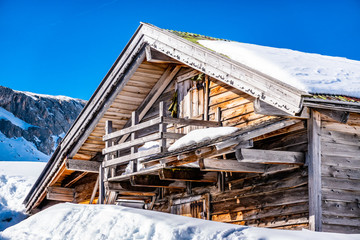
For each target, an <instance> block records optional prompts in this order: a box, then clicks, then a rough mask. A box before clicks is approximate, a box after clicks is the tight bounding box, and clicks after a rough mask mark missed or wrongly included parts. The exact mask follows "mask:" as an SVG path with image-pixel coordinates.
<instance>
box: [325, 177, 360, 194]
mask: <svg viewBox="0 0 360 240" xmlns="http://www.w3.org/2000/svg"><path fill="white" fill-rule="evenodd" d="M321 179H322V187H323V188H330V189H339V190H350V191H360V181H359V180H358V179H340V178H333V177H322V178H321Z"/></svg>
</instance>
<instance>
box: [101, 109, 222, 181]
mask: <svg viewBox="0 0 360 240" xmlns="http://www.w3.org/2000/svg"><path fill="white" fill-rule="evenodd" d="M165 112H166V110H165V104H164V103H163V102H160V103H159V115H158V116H157V117H156V118H154V119H151V120H149V121H146V122H141V123H139V121H138V115H137V112H133V113H132V118H131V126H130V127H127V128H124V129H121V130H118V131H112V122H111V121H107V123H106V135H105V136H103V141H105V148H104V149H103V155H105V161H104V163H103V167H104V168H105V178H106V176H107V175H108V173H109V169H110V175H111V176H110V177H111V178H113V177H115V175H116V171H115V169H116V166H120V165H128V164H129V163H130V166H131V172H136V171H137V165H138V164H140V163H141V161H144V159H146V158H149V157H154V156H156V155H157V154H159V155H160V154H163V153H166V152H167V147H168V146H169V144H170V142H169V141H168V140H172V141H174V139H175V140H176V139H179V138H181V137H182V136H184V135H185V134H182V133H176V132H169V131H168V130H170V129H172V130H173V131H175V130H176V128H179V127H186V126H200V127H218V126H220V122H214V121H205V120H196V119H184V118H172V117H167V116H166V115H165ZM170 124H173V126H177V127H171V128H170V127H169V128H168V126H169V125H170ZM154 127H155V128H156V129H157V130H156V132H152V133H151V134H148V135H145V136H141V135H140V134H139V133H140V132H144V130H146V129H149V128H154ZM142 135H144V134H142ZM139 136H141V137H139ZM151 141H157V142H158V143H159V144H158V147H155V148H151V149H149V150H144V151H138V148H139V147H140V146H142V145H144V144H145V143H147V142H151Z"/></svg>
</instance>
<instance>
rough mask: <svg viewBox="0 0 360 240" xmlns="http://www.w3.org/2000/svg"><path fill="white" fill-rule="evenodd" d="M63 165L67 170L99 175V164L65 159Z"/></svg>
mask: <svg viewBox="0 0 360 240" xmlns="http://www.w3.org/2000/svg"><path fill="white" fill-rule="evenodd" d="M65 164H66V168H67V169H68V170H73V171H80V172H93V173H99V166H100V164H101V163H100V162H95V161H85V160H77V159H67V160H66V162H65Z"/></svg>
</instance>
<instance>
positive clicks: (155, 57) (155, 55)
mask: <svg viewBox="0 0 360 240" xmlns="http://www.w3.org/2000/svg"><path fill="white" fill-rule="evenodd" d="M145 51H146V61H148V62H152V63H180V62H178V61H176V60H175V59H173V58H171V57H168V56H166V55H165V54H163V53H161V52H159V51H156V50H154V49H152V48H151V47H150V46H149V45H147V46H146V48H145Z"/></svg>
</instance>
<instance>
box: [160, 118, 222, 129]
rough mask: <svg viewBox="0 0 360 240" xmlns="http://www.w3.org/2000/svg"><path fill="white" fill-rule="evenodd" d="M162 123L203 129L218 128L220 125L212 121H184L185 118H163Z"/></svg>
mask: <svg viewBox="0 0 360 240" xmlns="http://www.w3.org/2000/svg"><path fill="white" fill-rule="evenodd" d="M163 119H164V123H175V124H182V125H191V126H203V127H219V126H221V123H219V122H214V121H204V120H197V119H185V118H169V117H164V118H163Z"/></svg>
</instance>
